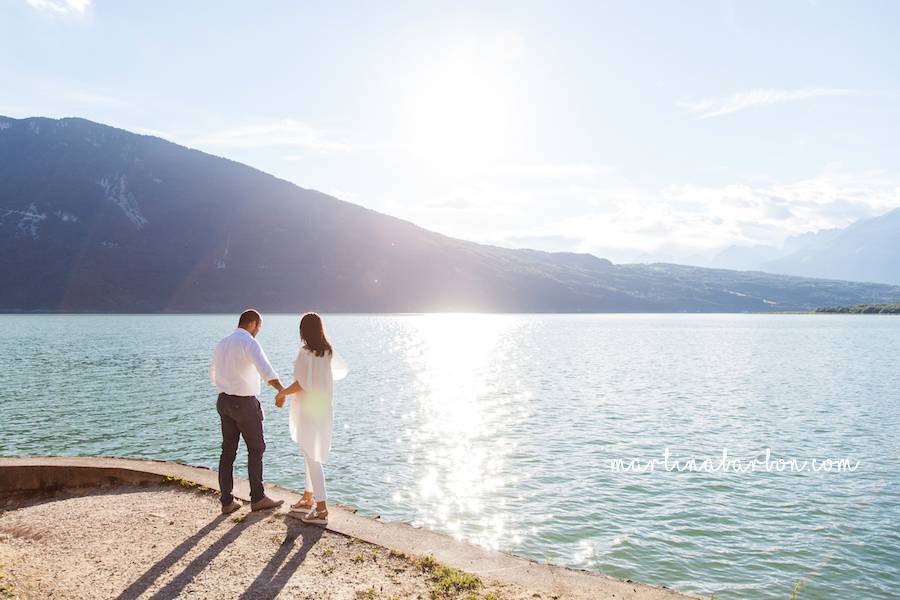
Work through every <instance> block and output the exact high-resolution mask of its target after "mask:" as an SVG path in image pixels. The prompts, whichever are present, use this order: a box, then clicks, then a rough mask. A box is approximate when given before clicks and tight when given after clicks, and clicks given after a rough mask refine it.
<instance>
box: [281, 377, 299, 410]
mask: <svg viewBox="0 0 900 600" xmlns="http://www.w3.org/2000/svg"><path fill="white" fill-rule="evenodd" d="M279 383H280V382H279ZM276 389H277V390H278V393H277V394H275V406H277V407H278V408H281V407H282V406H284V399H285V398H287V397H288V396H290V395H291V394H297V393H299V392H301V391H303V388H302V387H300V384H299V383H297V382H296V381H295V382H294V383H292V384H291V385H289V386H287V387H277V386H276Z"/></svg>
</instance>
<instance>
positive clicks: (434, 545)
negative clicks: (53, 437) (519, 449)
mask: <svg viewBox="0 0 900 600" xmlns="http://www.w3.org/2000/svg"><path fill="white" fill-rule="evenodd" d="M166 477H176V478H180V479H184V480H187V481H190V482H194V483H197V484H199V485H202V486H205V487H209V488H212V489H215V490H218V487H219V484H218V474H217V473H216V472H215V471H212V470H210V469H204V468H198V467H190V466H187V465H181V464H177V463H171V462H158V461H149V460H136V459H124V458H102V457H84V458H81V457H79V458H65V457H29V458H0V496H6V495H7V494H12V493H29V492H38V491H41V490H43V491H51V490H53V489H60V488H77V487H96V486H98V485H99V486H106V485H108V486H112V485H120V484H148V483H159V482H161V481H163V480H164V479H165V478H166ZM266 488H267V493H268V494H269V495H270V496H271V497H273V498H276V499H279V500H284V501H285V503H286V504H293V503H294V502H296V501H297V500H298V499H299V498H300V494H299V493H297V492H295V491H293V490H289V489H286V488H282V487H279V486H274V485H267V486H266ZM234 495H235V496H236V497H237V498H240V499H242V500H245V501H246V500H248V498H249V485H248V483H247V481H245V480H241V479H236V480H235V492H234ZM328 529H329V530H330V531H333V532H336V533H340V534H343V535H347V536H351V537H354V538H358V539H361V540H364V541H366V542H369V543H372V544H377V545H379V546H382V547H384V548H388V549H391V550H395V551H397V552H403V553H406V554H410V555H418V556H427V555H432V556H434V557H435V558H436V559H437V560H439V561H440V562H442V563H444V564H447V565H450V566H452V567H456V568H457V569H462V570H464V571H467V572H469V573H473V574H475V575H478V576H480V577H483V578H486V579H494V580H497V581H500V582H505V583H514V584H517V585H521V586H525V587H528V588H532V589H535V590H539V591H542V592H544V593H546V594H547V595H550V596H554V595H555V596H557V597H559V598H573V599H578V600H582V599H583V600H600V599H606V598H610V599H612V598H615V599H617V600H622V599H625V600H628V599H632V600H675V599H684V598H698V596H690V595H686V594H680V593H677V592H674V591H672V590H669V589H666V588H661V587H654V586H649V585H644V584H640V583H633V582H630V581H622V580H619V579H614V578H612V577H607V576H604V575H599V574H596V573H590V572H587V571H576V570H572V569H567V568H564V567H559V566H555V565H548V564H543V563H537V562H535V561H532V560H528V559H524V558H519V557H516V556H511V555H509V554H504V553H502V552H496V551H493V550H487V549H484V548H481V547H478V546H474V545H471V544H467V543H464V542H460V541H457V540H455V539H453V538H451V537H449V536H446V535H443V534H440V533H437V532H434V531H431V530H428V529H417V528H414V527H411V526H410V525H407V524H405V523H388V522H383V521H381V520H380V519H375V518H369V517H363V516H360V515H357V514H354V512H353V511H352V510H349V509H347V508H343V507H341V506H335V505H332V506H329V519H328Z"/></svg>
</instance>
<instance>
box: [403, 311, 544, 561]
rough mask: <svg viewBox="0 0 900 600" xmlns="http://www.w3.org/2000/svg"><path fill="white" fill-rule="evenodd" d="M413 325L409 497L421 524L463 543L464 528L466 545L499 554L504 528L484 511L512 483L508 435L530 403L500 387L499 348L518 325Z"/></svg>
mask: <svg viewBox="0 0 900 600" xmlns="http://www.w3.org/2000/svg"><path fill="white" fill-rule="evenodd" d="M410 325H411V329H410V330H407V333H408V336H409V337H408V338H407V340H405V342H404V343H405V346H406V347H408V348H409V350H408V352H407V355H406V360H407V362H408V363H409V365H410V366H411V367H412V368H413V370H414V372H415V373H416V377H417V386H418V388H419V391H418V394H417V396H418V398H419V402H418V405H417V406H415V407H414V408H413V409H412V410H411V412H410V413H409V414H408V415H406V417H405V420H406V423H405V424H404V425H405V428H406V431H407V433H408V435H410V436H411V439H410V440H409V443H410V446H411V449H412V452H413V456H414V457H416V458H415V459H414V460H417V461H420V462H421V464H422V465H423V471H422V473H421V476H420V478H419V481H418V485H417V486H416V488H415V489H413V490H411V492H410V493H411V495H412V496H413V498H412V500H413V504H414V505H416V506H418V507H419V508H420V510H421V515H422V516H421V518H420V520H419V523H418V524H420V525H423V526H425V527H438V528H439V529H443V530H448V531H450V532H452V533H454V534H455V535H456V536H457V537H462V534H463V532H462V526H463V524H464V523H465V524H466V526H467V531H466V532H465V533H466V537H467V538H469V539H472V541H476V542H477V543H480V544H482V545H484V546H488V547H497V545H498V542H499V540H500V539H502V538H504V537H505V536H507V535H508V534H509V532H508V531H507V527H508V526H509V524H508V523H506V520H505V518H504V517H503V516H502V513H501V512H498V511H493V510H491V511H484V510H483V509H484V503H485V502H487V501H489V499H490V498H493V497H497V496H499V495H500V494H497V491H498V490H499V489H500V488H503V487H505V486H507V485H509V484H510V483H511V481H512V477H513V476H511V475H510V474H509V473H508V472H507V471H506V470H505V457H506V456H507V455H508V454H509V452H510V451H511V448H512V446H513V443H512V442H511V441H510V440H509V439H508V437H507V436H506V432H505V429H506V428H507V427H508V426H509V425H510V423H511V421H512V420H514V419H515V415H516V413H517V412H518V411H519V408H518V407H521V406H527V402H524V401H523V400H524V399H523V398H520V397H516V396H515V394H512V395H506V394H505V393H504V390H501V389H498V387H499V385H500V384H498V382H499V381H501V380H502V377H501V375H502V373H501V371H502V370H503V368H504V366H503V365H504V361H505V359H506V358H507V357H506V351H505V350H504V348H503V346H504V344H503V341H504V339H505V338H506V337H507V336H508V335H509V334H510V333H512V332H514V331H515V330H516V329H518V328H519V327H520V323H519V322H518V320H516V319H513V318H502V319H498V318H494V317H492V316H490V315H461V314H455V315H446V314H444V315H428V316H422V317H416V318H414V319H411V320H410ZM410 342H411V343H410ZM511 417H512V418H511ZM487 514H489V515H490V516H482V515H487ZM473 525H475V527H476V528H477V531H474V532H473V531H472V528H473ZM473 537H474V539H473Z"/></svg>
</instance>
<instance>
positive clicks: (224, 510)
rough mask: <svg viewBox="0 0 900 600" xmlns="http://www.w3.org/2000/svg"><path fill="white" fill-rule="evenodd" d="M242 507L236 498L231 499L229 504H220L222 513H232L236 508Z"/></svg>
mask: <svg viewBox="0 0 900 600" xmlns="http://www.w3.org/2000/svg"><path fill="white" fill-rule="evenodd" d="M243 507H244V505H243V504H241V503H240V502H238V501H237V500H232V501H231V504H223V505H222V514H223V515H227V514H230V513H233V512H234V511H236V510H240V509H242V508H243Z"/></svg>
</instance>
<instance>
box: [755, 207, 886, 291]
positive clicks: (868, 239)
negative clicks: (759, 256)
mask: <svg viewBox="0 0 900 600" xmlns="http://www.w3.org/2000/svg"><path fill="white" fill-rule="evenodd" d="M760 267H761V268H762V269H764V270H766V271H772V272H775V273H785V274H788V275H803V276H807V277H830V278H834V279H855V280H858V281H876V282H881V283H891V284H900V208H896V209H894V210H892V211H890V212H889V213H887V214H884V215H881V216H879V217H874V218H871V219H863V220H860V221H857V222H856V223H853V224H851V225H849V226H847V227H845V228H844V229H839V230H836V231H835V230H829V233H828V235H826V236H825V237H824V238H820V239H818V240H816V243H811V244H809V243H808V244H804V245H802V246H801V247H800V248H798V249H797V250H796V251H794V252H791V253H788V254H787V255H786V256H784V257H781V258H778V259H775V260H771V261H767V262H763V263H762V264H761V265H760Z"/></svg>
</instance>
